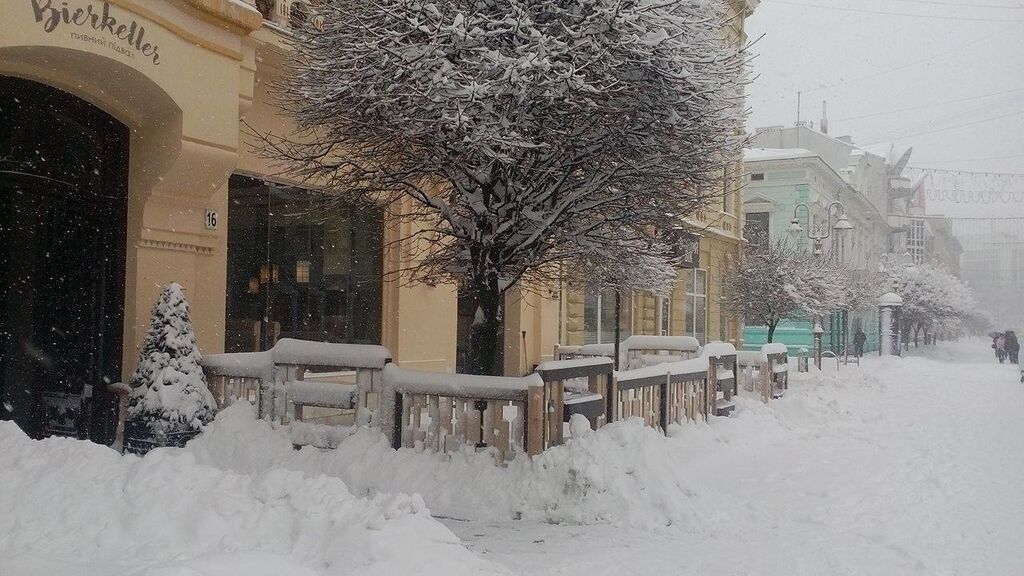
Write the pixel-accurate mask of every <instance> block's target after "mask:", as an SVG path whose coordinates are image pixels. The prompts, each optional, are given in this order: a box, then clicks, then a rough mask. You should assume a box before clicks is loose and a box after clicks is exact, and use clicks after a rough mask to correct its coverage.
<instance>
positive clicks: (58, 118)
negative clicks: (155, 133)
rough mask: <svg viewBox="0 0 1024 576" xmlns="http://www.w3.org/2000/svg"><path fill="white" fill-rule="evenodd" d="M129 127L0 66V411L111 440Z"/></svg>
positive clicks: (43, 428) (30, 423) (36, 424)
mask: <svg viewBox="0 0 1024 576" xmlns="http://www.w3.org/2000/svg"><path fill="white" fill-rule="evenodd" d="M127 166H128V130H127V128H126V127H125V126H124V125H123V124H121V123H120V122H118V121H117V120H115V119H114V118H113V117H111V116H109V115H108V114H106V113H104V112H103V111H101V110H99V109H98V108H96V107H95V106H92V105H91V104H89V103H87V102H85V101H83V100H81V99H79V98H76V97H75V96H72V95H71V94H68V93H66V92H63V91H60V90H57V89H55V88H52V87H49V86H46V85H43V84H39V83H36V82H31V81H28V80H23V79H20V78H11V77H6V76H0V207H2V213H0V396H2V404H0V418H3V419H7V420H14V421H15V422H17V423H18V425H19V426H21V427H22V429H23V430H25V431H26V432H27V433H29V434H30V435H31V436H34V437H43V436H49V435H65V436H74V437H78V438H87V439H91V440H94V441H96V442H101V443H109V442H110V441H112V439H113V434H114V430H115V426H116V404H115V401H114V399H113V398H112V395H111V394H109V393H108V392H107V389H106V384H108V383H110V382H114V381H117V380H118V379H120V377H121V344H122V343H121V340H122V331H123V325H122V323H123V317H124V262H125V229H126V223H125V218H126V214H125V213H126V207H127Z"/></svg>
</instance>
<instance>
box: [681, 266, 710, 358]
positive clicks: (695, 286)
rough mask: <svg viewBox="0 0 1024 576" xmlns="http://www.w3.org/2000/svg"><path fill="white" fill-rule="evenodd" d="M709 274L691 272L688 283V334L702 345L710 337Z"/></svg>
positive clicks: (688, 274)
mask: <svg viewBox="0 0 1024 576" xmlns="http://www.w3.org/2000/svg"><path fill="white" fill-rule="evenodd" d="M707 295H708V273H707V271H706V270H689V271H688V272H687V282H686V333H687V334H689V335H690V336H693V337H695V338H697V340H700V341H701V343H706V342H707V337H708V296H707Z"/></svg>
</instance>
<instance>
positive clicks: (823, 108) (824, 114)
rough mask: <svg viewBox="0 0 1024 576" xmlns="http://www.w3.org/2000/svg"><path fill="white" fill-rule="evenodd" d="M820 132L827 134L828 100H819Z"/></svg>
mask: <svg viewBox="0 0 1024 576" xmlns="http://www.w3.org/2000/svg"><path fill="white" fill-rule="evenodd" d="M820 128H821V133H822V134H826V135H827V134H828V100H822V101H821V126H820Z"/></svg>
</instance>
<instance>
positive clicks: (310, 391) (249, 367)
mask: <svg viewBox="0 0 1024 576" xmlns="http://www.w3.org/2000/svg"><path fill="white" fill-rule="evenodd" d="M645 338H646V339H645ZM627 342H629V340H627ZM629 346H630V348H628V350H638V351H640V352H641V353H640V354H637V355H636V356H635V357H634V359H636V360H639V361H640V362H641V363H649V362H651V358H650V357H651V354H648V353H649V352H651V351H652V350H654V351H661V352H659V353H658V354H655V355H654V356H656V358H655V360H657V361H656V362H654V363H653V365H647V366H644V367H640V368H635V369H629V370H624V371H620V372H613V370H612V359H611V358H609V357H607V355H605V354H601V353H602V352H608V350H607V349H606V348H609V346H608V345H599V346H598V347H596V348H595V347H591V348H589V349H587V347H582V348H575V349H572V353H573V354H574V355H576V356H578V357H577V358H574V359H570V360H558V361H550V362H545V363H542V364H540V365H539V366H538V367H537V369H536V372H535V373H534V374H531V375H529V376H525V377H512V378H509V377H492V376H473V375H466V374H441V373H427V372H417V371H411V370H403V369H401V368H399V367H398V366H396V365H394V364H391V363H390V354H389V353H388V351H387V350H386V349H384V348H382V347H380V346H355V345H343V344H324V343H317V342H302V341H296V340H288V339H284V340H281V341H280V342H278V345H276V346H275V347H274V348H273V349H271V350H270V351H267V352H256V353H242V354H218V355H210V356H207V357H206V358H204V361H203V366H204V370H205V372H206V375H207V377H208V380H209V382H210V385H211V386H210V387H211V390H212V391H213V393H214V396H215V397H216V398H217V400H218V402H219V403H221V404H222V405H223V404H224V403H226V402H228V401H229V400H230V399H232V398H243V399H245V400H248V401H250V402H253V403H254V404H255V405H256V406H257V407H258V408H259V414H260V416H261V417H263V418H266V419H271V420H274V421H278V422H282V423H289V422H291V421H298V420H306V419H307V418H308V417H309V414H307V413H306V412H305V411H304V409H306V408H314V407H315V408H330V409H335V410H342V411H351V412H356V413H357V414H359V413H361V414H362V415H363V416H362V418H358V419H357V421H358V422H359V423H370V424H372V425H373V426H375V427H377V428H379V429H380V430H382V431H383V432H384V433H385V434H386V435H387V436H388V438H389V440H390V442H391V444H392V445H393V446H394V447H395V448H400V447H414V448H417V449H424V450H430V451H435V452H454V451H457V450H461V449H462V448H463V447H467V446H468V447H473V448H480V449H483V448H486V449H490V450H493V451H494V452H495V454H496V457H497V458H498V459H499V460H502V461H507V460H511V459H514V458H516V457H517V456H518V455H520V454H523V455H529V456H532V455H536V454H539V453H540V452H542V451H543V450H545V449H547V448H549V447H551V446H557V445H559V444H561V443H563V442H564V440H565V433H564V430H565V423H566V422H568V421H569V420H570V418H571V417H572V416H573V415H575V414H580V415H583V416H585V417H586V418H587V420H588V421H589V422H590V425H591V428H593V429H597V428H599V427H601V426H603V425H605V424H607V423H610V422H615V421H618V420H624V419H628V418H633V417H639V418H642V419H643V420H644V422H645V423H646V424H647V425H649V426H653V427H658V428H661V429H662V430H664V429H666V428H667V427H668V426H669V425H670V424H672V423H677V422H682V421H687V420H690V421H696V420H705V419H707V418H708V416H710V415H711V414H716V415H727V414H728V413H729V412H730V411H731V410H732V398H733V397H734V396H735V395H736V394H737V393H738V391H739V386H740V383H741V380H742V376H743V374H744V372H743V369H745V368H752V369H753V370H754V371H756V372H757V373H758V374H759V375H763V377H764V378H766V379H767V382H768V384H766V385H765V386H764V387H763V389H764V390H765V391H766V392H764V393H765V394H767V395H768V396H767V397H771V396H772V395H773V394H774V393H775V390H776V389H779V390H784V389H785V386H786V376H787V375H786V372H785V368H784V367H785V366H786V357H785V350H784V349H783V350H782V351H779V350H777V349H769V350H766V351H763V352H756V353H753V356H752V355H751V353H740V354H737V353H736V350H735V348H733V347H732V346H731V345H729V344H723V343H711V344H708V345H707V346H705V347H704V348H702V349H701V350H700V355H699V356H698V357H696V358H690V359H684V360H679V359H678V357H679V355H690V354H692V353H693V351H692V350H691V349H692V348H693V345H692V342H690V341H688V340H685V339H679V338H672V339H667V338H660V337H640V338H634V340H633V341H631V342H630V343H629ZM664 351H672V352H675V353H676V354H667V353H664ZM567 352H568V351H567ZM612 354H614V353H612ZM662 357H667V358H670V359H672V360H675V361H670V362H661V361H660V360H661V358H662ZM779 367H783V368H781V369H780V368H779Z"/></svg>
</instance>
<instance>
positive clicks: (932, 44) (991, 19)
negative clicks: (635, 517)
mask: <svg viewBox="0 0 1024 576" xmlns="http://www.w3.org/2000/svg"><path fill="white" fill-rule="evenodd" d="M997 5H999V6H1012V7H1015V8H1007V9H999V8H993V7H992V6H997ZM747 30H748V34H749V35H750V38H751V39H752V40H753V39H756V38H758V37H759V36H761V35H762V34H764V37H763V38H761V40H760V41H758V43H757V44H756V45H755V47H754V52H755V53H756V54H758V56H757V58H756V59H755V60H754V71H755V74H757V75H759V76H758V77H757V79H756V80H755V82H754V84H753V86H751V88H750V92H749V104H750V106H751V108H752V115H751V117H750V119H749V121H748V127H749V128H750V129H751V130H753V128H755V127H758V126H767V125H774V124H786V125H791V124H792V123H793V122H795V121H796V99H797V91H798V90H803V91H804V95H803V117H804V119H807V120H813V121H814V125H815V127H817V126H818V122H819V120H820V118H821V102H822V100H828V108H829V133H830V134H832V135H836V136H838V135H843V134H850V135H852V136H853V138H854V141H855V142H857V143H859V144H871V143H875V142H879V141H886V140H895V141H897V142H898V143H900V144H903V145H912V146H913V147H914V154H913V156H912V160H911V164H912V165H916V166H929V167H938V168H961V169H967V170H986V171H1000V172H1020V173H1024V0H763V2H761V5H760V6H759V7H758V9H757V12H755V14H754V16H753V17H752V18H751V19H750V20H749V21H748V23H747ZM867 115H871V116H867ZM978 159H983V160H978Z"/></svg>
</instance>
